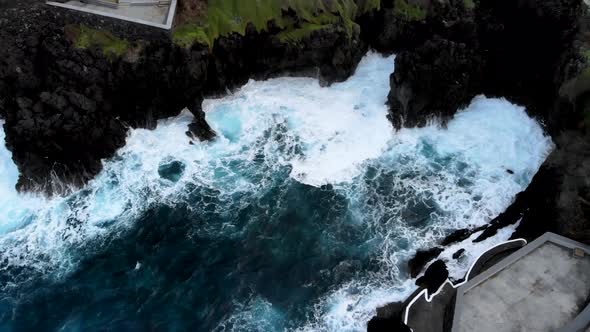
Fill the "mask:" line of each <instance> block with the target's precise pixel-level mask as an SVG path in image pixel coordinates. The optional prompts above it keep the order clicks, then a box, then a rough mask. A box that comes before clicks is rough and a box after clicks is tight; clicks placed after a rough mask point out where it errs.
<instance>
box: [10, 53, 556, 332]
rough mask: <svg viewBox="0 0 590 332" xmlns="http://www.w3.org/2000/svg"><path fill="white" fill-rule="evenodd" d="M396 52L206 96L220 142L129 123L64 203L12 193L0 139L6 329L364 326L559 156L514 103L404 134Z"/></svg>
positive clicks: (455, 268)
mask: <svg viewBox="0 0 590 332" xmlns="http://www.w3.org/2000/svg"><path fill="white" fill-rule="evenodd" d="M393 62H394V61H393V57H387V58H384V57H381V56H379V55H376V54H369V55H368V56H367V57H366V58H365V59H364V60H363V61H362V63H361V64H360V66H359V68H358V70H357V73H356V74H355V75H354V76H353V77H352V78H350V79H349V80H348V81H346V82H344V83H340V84H334V85H332V86H330V87H320V86H319V84H318V82H317V80H313V79H308V78H279V79H272V80H268V81H264V82H257V81H251V82H249V83H248V84H247V85H246V86H244V87H243V88H241V89H239V90H238V91H236V92H235V93H234V94H232V95H230V96H227V97H224V98H220V99H210V100H206V101H205V102H204V105H203V106H204V110H205V111H206V117H207V120H208V122H209V123H210V124H211V126H212V127H213V128H214V129H215V130H216V131H217V132H218V133H219V134H220V136H219V137H218V139H217V140H215V141H214V142H210V143H199V142H193V143H194V144H190V143H191V142H189V139H188V138H187V137H186V135H185V134H184V132H185V131H186V126H187V125H188V124H189V123H190V122H191V121H192V115H190V114H189V113H188V112H184V113H182V114H181V115H180V116H178V117H175V118H171V119H166V120H162V121H160V122H159V124H158V127H157V128H156V129H155V130H153V131H149V130H143V129H137V130H131V131H130V133H129V136H128V138H127V144H126V146H125V147H124V148H122V149H121V150H120V151H118V153H117V155H116V156H115V157H114V158H113V159H112V160H107V161H104V170H103V171H102V172H101V174H99V175H98V176H97V177H96V179H94V180H93V181H91V182H90V183H89V184H88V185H87V186H86V187H85V188H83V189H81V190H79V191H77V192H75V193H72V194H71V195H68V196H67V197H56V198H52V199H45V198H41V197H36V196H34V195H22V194H17V193H16V191H15V189H14V184H15V183H16V178H17V173H16V168H15V167H14V165H13V164H12V163H11V160H10V153H9V152H8V151H7V150H6V149H5V148H4V147H2V148H0V167H1V170H2V174H8V176H5V177H3V179H2V182H0V186H1V188H0V191H1V192H2V193H3V194H4V195H2V202H0V208H1V210H0V216H2V218H3V220H2V223H1V224H0V248H2V251H1V252H0V280H2V281H3V283H2V284H0V287H2V292H3V294H4V297H3V298H2V299H0V327H7V328H10V327H14V326H20V327H22V328H25V329H26V328H29V329H39V328H41V327H42V328H44V329H49V330H51V329H58V328H62V330H64V331H67V330H71V331H73V330H76V329H80V330H92V329H96V328H98V327H101V328H110V329H115V330H117V329H118V330H121V329H140V330H142V329H143V330H145V329H150V328H156V329H180V330H187V329H189V330H205V331H207V330H216V331H240V330H241V331H253V330H260V331H272V330H275V331H282V330H285V329H290V330H314V331H315V330H323V331H361V330H364V329H365V323H366V321H367V320H368V319H369V318H370V317H371V316H372V315H373V314H374V309H375V307H376V306H378V305H381V304H385V303H386V302H388V301H393V300H399V299H402V298H404V297H405V296H407V295H409V293H410V292H411V291H412V290H413V289H414V287H415V286H413V280H409V279H408V273H407V271H406V267H405V266H406V263H407V260H408V259H409V257H411V255H412V254H413V253H414V252H415V250H417V249H419V248H424V247H429V246H431V245H432V243H435V242H436V241H437V240H439V239H441V238H442V237H443V236H445V235H446V234H448V233H449V232H451V231H453V230H455V229H458V228H463V227H467V226H476V225H482V224H484V223H486V222H487V221H489V220H490V219H491V218H493V217H494V216H496V215H498V214H499V213H500V212H502V211H503V210H504V209H505V208H506V207H507V206H508V205H509V204H510V202H511V200H512V199H513V198H514V196H515V195H516V193H518V192H519V191H521V190H522V189H524V188H525V187H526V186H527V185H528V183H529V181H530V180H531V178H532V176H533V175H534V174H535V172H536V171H537V169H538V167H539V166H540V164H541V163H542V161H543V160H544V158H545V157H546V155H547V153H548V152H549V150H550V149H551V141H550V139H549V138H548V137H546V136H545V135H543V131H542V129H541V127H540V126H539V125H538V124H537V123H536V122H535V121H534V120H532V119H530V118H529V117H528V116H527V115H526V113H525V112H524V110H523V109H522V108H521V107H518V106H515V105H512V104H510V103H508V102H507V101H505V100H503V99H487V98H483V97H478V98H476V99H475V100H474V101H473V103H472V104H471V105H470V106H469V107H468V108H467V109H466V110H464V111H463V112H461V113H458V114H457V116H456V117H455V119H454V120H452V121H451V122H450V123H449V125H448V128H447V129H441V128H439V127H437V126H435V125H433V126H429V127H427V128H421V129H404V130H401V131H398V132H394V131H393V129H392V127H391V126H390V124H389V122H388V121H387V119H386V114H387V108H386V106H385V100H386V97H387V94H388V92H389V74H390V73H391V71H392V70H393V65H394V63H393ZM509 170H510V172H508V171H509ZM512 173H513V174H512ZM508 236H509V230H504V231H502V232H500V233H499V235H498V236H496V237H494V238H492V239H489V240H487V241H486V242H484V243H481V244H479V245H473V246H472V247H470V248H469V249H470V254H469V255H467V256H466V258H465V259H464V260H462V261H461V262H450V267H451V272H452V274H453V275H460V274H461V272H464V269H466V266H468V265H469V263H470V262H469V260H471V259H473V257H474V255H476V254H477V253H478V252H481V250H484V249H485V248H486V246H489V245H492V244H494V243H495V242H497V241H501V240H504V239H505V238H507V237H508ZM451 254H452V253H451ZM443 257H446V258H447V259H449V260H450V255H449V254H448V253H446V252H445V253H444V254H443ZM26 313H30V314H32V315H34V317H36V319H30V317H31V316H27V314H26Z"/></svg>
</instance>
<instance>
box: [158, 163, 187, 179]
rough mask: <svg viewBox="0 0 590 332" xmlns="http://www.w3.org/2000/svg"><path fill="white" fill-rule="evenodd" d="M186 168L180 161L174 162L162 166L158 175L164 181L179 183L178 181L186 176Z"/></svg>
mask: <svg viewBox="0 0 590 332" xmlns="http://www.w3.org/2000/svg"><path fill="white" fill-rule="evenodd" d="M185 168H186V166H185V165H184V164H183V163H182V162H180V161H178V160H172V161H170V162H167V163H164V164H162V165H160V167H159V168H158V174H159V175H160V177H161V178H162V179H166V180H169V181H172V182H178V180H180V178H181V177H182V174H184V169H185Z"/></svg>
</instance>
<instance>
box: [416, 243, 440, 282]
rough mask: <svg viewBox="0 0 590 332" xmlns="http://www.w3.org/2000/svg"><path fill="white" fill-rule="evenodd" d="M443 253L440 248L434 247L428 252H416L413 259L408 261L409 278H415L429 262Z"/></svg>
mask: <svg viewBox="0 0 590 332" xmlns="http://www.w3.org/2000/svg"><path fill="white" fill-rule="evenodd" d="M441 252H443V249H442V248H439V247H435V248H431V249H428V250H418V251H417V252H416V254H415V255H414V257H412V259H410V260H409V261H408V268H409V269H410V276H411V277H412V278H415V277H417V276H418V275H419V274H420V272H422V269H424V267H425V266H426V264H428V262H430V261H431V260H433V259H435V258H436V257H438V255H440V253H441Z"/></svg>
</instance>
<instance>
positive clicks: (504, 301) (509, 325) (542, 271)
mask: <svg viewBox="0 0 590 332" xmlns="http://www.w3.org/2000/svg"><path fill="white" fill-rule="evenodd" d="M589 295H590V256H588V255H586V257H584V258H575V257H573V256H572V250H571V249H568V248H565V247H562V246H560V245H557V244H554V243H550V242H547V243H545V244H543V245H542V246H540V247H539V248H537V249H535V250H534V251H532V252H531V253H529V254H528V255H526V256H524V257H522V258H521V259H519V260H518V261H516V262H515V263H513V264H511V265H510V266H508V267H506V268H505V269H503V270H502V271H500V272H499V273H497V274H495V275H494V276H492V277H491V278H489V279H486V280H485V281H483V282H482V283H480V284H478V285H476V286H474V287H473V288H471V289H469V290H468V291H467V292H466V293H465V294H464V295H463V313H462V314H461V315H460V317H459V321H458V322H456V324H457V323H458V324H457V325H458V326H454V329H456V331H460V332H472V331H480V332H504V331H506V332H512V331H535V332H536V331H539V332H540V331H554V330H556V329H558V328H560V327H563V326H564V325H565V324H567V323H568V322H570V321H571V320H572V319H573V318H574V317H576V316H577V315H578V313H580V311H581V310H583V308H584V307H585V305H586V301H587V300H588V297H589Z"/></svg>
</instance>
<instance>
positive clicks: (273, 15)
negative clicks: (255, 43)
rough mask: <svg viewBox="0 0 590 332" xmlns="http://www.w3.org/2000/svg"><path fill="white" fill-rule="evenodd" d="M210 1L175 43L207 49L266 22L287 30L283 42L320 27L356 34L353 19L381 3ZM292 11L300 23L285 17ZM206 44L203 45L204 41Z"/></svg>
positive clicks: (175, 36) (177, 32)
mask: <svg viewBox="0 0 590 332" xmlns="http://www.w3.org/2000/svg"><path fill="white" fill-rule="evenodd" d="M357 1H358V3H357V2H355V0H332V1H325V0H249V1H245V0H209V2H208V7H207V11H206V15H205V16H204V17H200V18H195V19H194V22H187V23H186V24H184V25H182V26H179V27H178V28H176V29H175V31H174V32H173V39H174V41H175V42H176V43H177V44H178V45H181V46H183V47H190V46H191V45H192V44H194V43H203V44H207V45H209V46H210V47H211V46H212V45H213V44H214V42H215V40H216V39H217V38H219V37H220V36H227V35H230V34H232V33H237V34H240V35H245V34H246V28H247V26H248V24H252V25H253V26H254V28H255V29H256V30H257V31H265V30H267V29H268V23H269V22H270V21H274V24H275V25H276V26H278V27H279V28H281V29H284V30H285V31H286V33H285V34H283V35H282V37H279V38H281V39H282V40H286V41H287V40H289V41H290V40H300V39H301V38H303V37H304V36H306V35H308V33H310V32H311V31H315V30H318V29H319V27H320V26H327V25H330V24H337V23H341V24H343V25H344V27H345V28H346V30H347V32H348V33H349V34H352V33H354V32H355V29H356V23H355V22H354V20H355V19H356V18H358V17H359V16H360V15H362V14H364V13H366V12H368V11H371V10H375V9H379V8H380V0H357ZM288 10H292V11H293V12H295V14H296V16H297V18H298V20H299V22H298V23H295V22H293V20H292V17H289V16H284V15H283V13H284V12H287V11H288ZM205 41H206V42H205Z"/></svg>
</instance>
